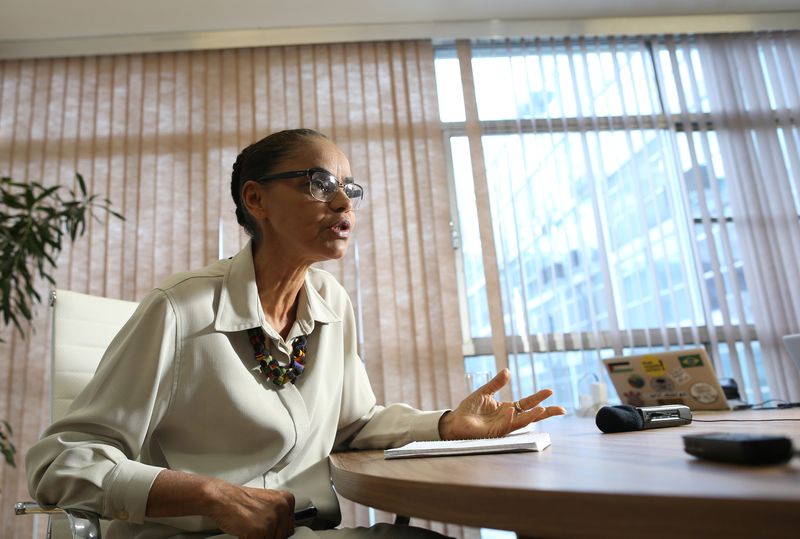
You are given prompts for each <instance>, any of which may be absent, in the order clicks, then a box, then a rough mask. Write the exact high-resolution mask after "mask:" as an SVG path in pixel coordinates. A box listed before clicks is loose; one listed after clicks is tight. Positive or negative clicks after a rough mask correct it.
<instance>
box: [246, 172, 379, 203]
mask: <svg viewBox="0 0 800 539" xmlns="http://www.w3.org/2000/svg"><path fill="white" fill-rule="evenodd" d="M315 172H322V173H324V174H329V175H330V177H331V178H333V179H334V180H336V185H338V186H339V189H341V190H344V187H345V186H346V185H355V186H356V187H358V188H359V189H361V196H360V197H359V198H358V199H354V198H350V197H349V196H347V192H345V196H347V199H348V200H351V201H357V203H356V202H354V203H353V209H354V210H355V209H357V208H358V206H359V205H360V204H361V202H363V201H364V186H363V185H361V184H359V183H356V182H355V181H354V179H353V177H352V176H345V178H344V179H345V180H350V182H349V183H344V182H341V181H339V178H337V177H336V176H335V175H334V174H332V173H331V172H330V171H328V170H325V169H324V168H322V167H311V168H307V169H305V170H292V171H289V172H277V173H275V174H265V175H264V176H259V177H258V178H255V179H253V181H254V182H258V183H262V182H266V181H269V180H288V179H291V178H302V177H303V176H308V179H309V186H308V192H309V194H310V195H311V197H312V198H313V199H314V200H316V201H317V202H330V201H331V200H333V197H331V200H320V199H318V198H317V197H315V196H314V194H313V193H312V192H311V185H310V182H311V180H312V179H313V177H312V174H313V173H315ZM333 196H336V194H335V193H334V195H333Z"/></svg>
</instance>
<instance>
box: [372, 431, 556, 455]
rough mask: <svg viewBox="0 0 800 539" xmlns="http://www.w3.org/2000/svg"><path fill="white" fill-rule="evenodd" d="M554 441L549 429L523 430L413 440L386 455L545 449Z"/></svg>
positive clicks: (385, 453)
mask: <svg viewBox="0 0 800 539" xmlns="http://www.w3.org/2000/svg"><path fill="white" fill-rule="evenodd" d="M549 445H550V435H549V434H548V433H546V432H530V431H529V432H521V433H516V434H511V435H509V436H505V437H503V438H481V439H478V440H442V441H431V442H411V443H410V444H406V445H404V446H402V447H397V448H394V449H386V450H385V451H384V452H383V458H385V459H402V458H411V457H438V456H446V455H472V454H476V453H508V452H515V451H543V450H544V449H545V448H546V447H548V446H549Z"/></svg>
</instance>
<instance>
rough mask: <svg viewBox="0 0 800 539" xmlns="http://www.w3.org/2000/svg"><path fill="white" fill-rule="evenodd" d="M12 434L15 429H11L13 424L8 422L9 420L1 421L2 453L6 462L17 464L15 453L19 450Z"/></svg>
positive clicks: (0, 443)
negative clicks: (12, 441) (12, 440)
mask: <svg viewBox="0 0 800 539" xmlns="http://www.w3.org/2000/svg"><path fill="white" fill-rule="evenodd" d="M12 434H14V431H12V430H11V425H9V424H8V421H0V453H2V454H3V457H5V459H6V463H8V464H9V465H11V466H15V463H14V453H16V452H17V448H16V447H14V444H13V443H11V435H12Z"/></svg>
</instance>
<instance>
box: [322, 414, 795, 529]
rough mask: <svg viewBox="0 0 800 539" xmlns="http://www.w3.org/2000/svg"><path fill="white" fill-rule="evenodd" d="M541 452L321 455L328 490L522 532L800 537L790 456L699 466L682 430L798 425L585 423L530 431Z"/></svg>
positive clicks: (789, 427)
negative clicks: (618, 428) (755, 463)
mask: <svg viewBox="0 0 800 539" xmlns="http://www.w3.org/2000/svg"><path fill="white" fill-rule="evenodd" d="M789 418H795V419H800V409H787V410H752V411H740V412H706V413H702V412H699V413H696V414H695V416H694V419H695V420H701V419H737V420H745V419H746V420H764V419H771V420H774V419H789ZM538 428H539V429H540V430H544V431H546V432H549V433H550V435H551V438H552V446H551V447H550V448H548V449H546V450H545V451H543V452H541V453H505V454H494V455H469V456H458V457H435V458H417V459H400V460H390V461H386V460H384V459H383V453H382V451H360V452H359V451H356V452H348V453H338V454H334V455H332V456H331V473H332V477H333V482H334V485H335V486H336V490H337V492H338V493H339V494H341V495H343V496H344V497H346V498H349V499H351V500H353V501H356V502H359V503H362V504H365V505H369V506H371V507H375V508H377V509H383V510H386V511H390V512H394V513H398V514H403V515H410V516H414V517H420V518H425V519H431V520H436V521H442V522H451V523H456V524H463V525H467V526H475V527H484V528H496V529H506V530H514V531H516V532H517V533H518V534H519V535H520V536H522V537H525V536H527V537H538V538H545V537H592V538H601V537H613V538H614V539H619V538H620V537H634V538H635V537H650V538H656V537H670V536H672V537H681V538H682V539H683V538H688V537H702V538H708V537H725V538H730V537H747V538H762V537H793V538H796V537H800V458H798V457H796V458H794V459H793V460H792V461H791V462H790V463H789V464H785V465H780V466H767V467H747V466H739V465H731V464H719V463H714V462H709V461H703V460H698V459H696V458H694V457H692V456H690V455H688V454H686V453H684V451H683V439H682V438H681V437H682V436H683V435H685V434H698V433H703V432H751V433H763V434H767V433H769V434H781V435H786V436H789V437H790V438H792V441H793V443H794V446H795V449H797V448H800V421H772V422H759V421H747V422H735V423H733V422H730V423H729V422H725V423H700V422H693V423H692V424H691V425H686V426H682V427H669V428H662V429H653V430H644V431H637V432H627V433H620V434H602V433H601V432H600V431H599V430H598V429H597V427H595V425H594V421H593V419H585V418H578V417H565V418H555V419H550V420H548V421H546V422H544V423H542V424H541V425H539V426H538Z"/></svg>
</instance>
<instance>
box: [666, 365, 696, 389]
mask: <svg viewBox="0 0 800 539" xmlns="http://www.w3.org/2000/svg"><path fill="white" fill-rule="evenodd" d="M669 376H670V378H672V379H673V380H675V383H676V384H678V385H683V384H687V383H689V380H691V379H692V377H691V376H689V373H688V372H686V371H685V370H683V369H681V368H680V367H675V368H674V369H672V370H671V371H669Z"/></svg>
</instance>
